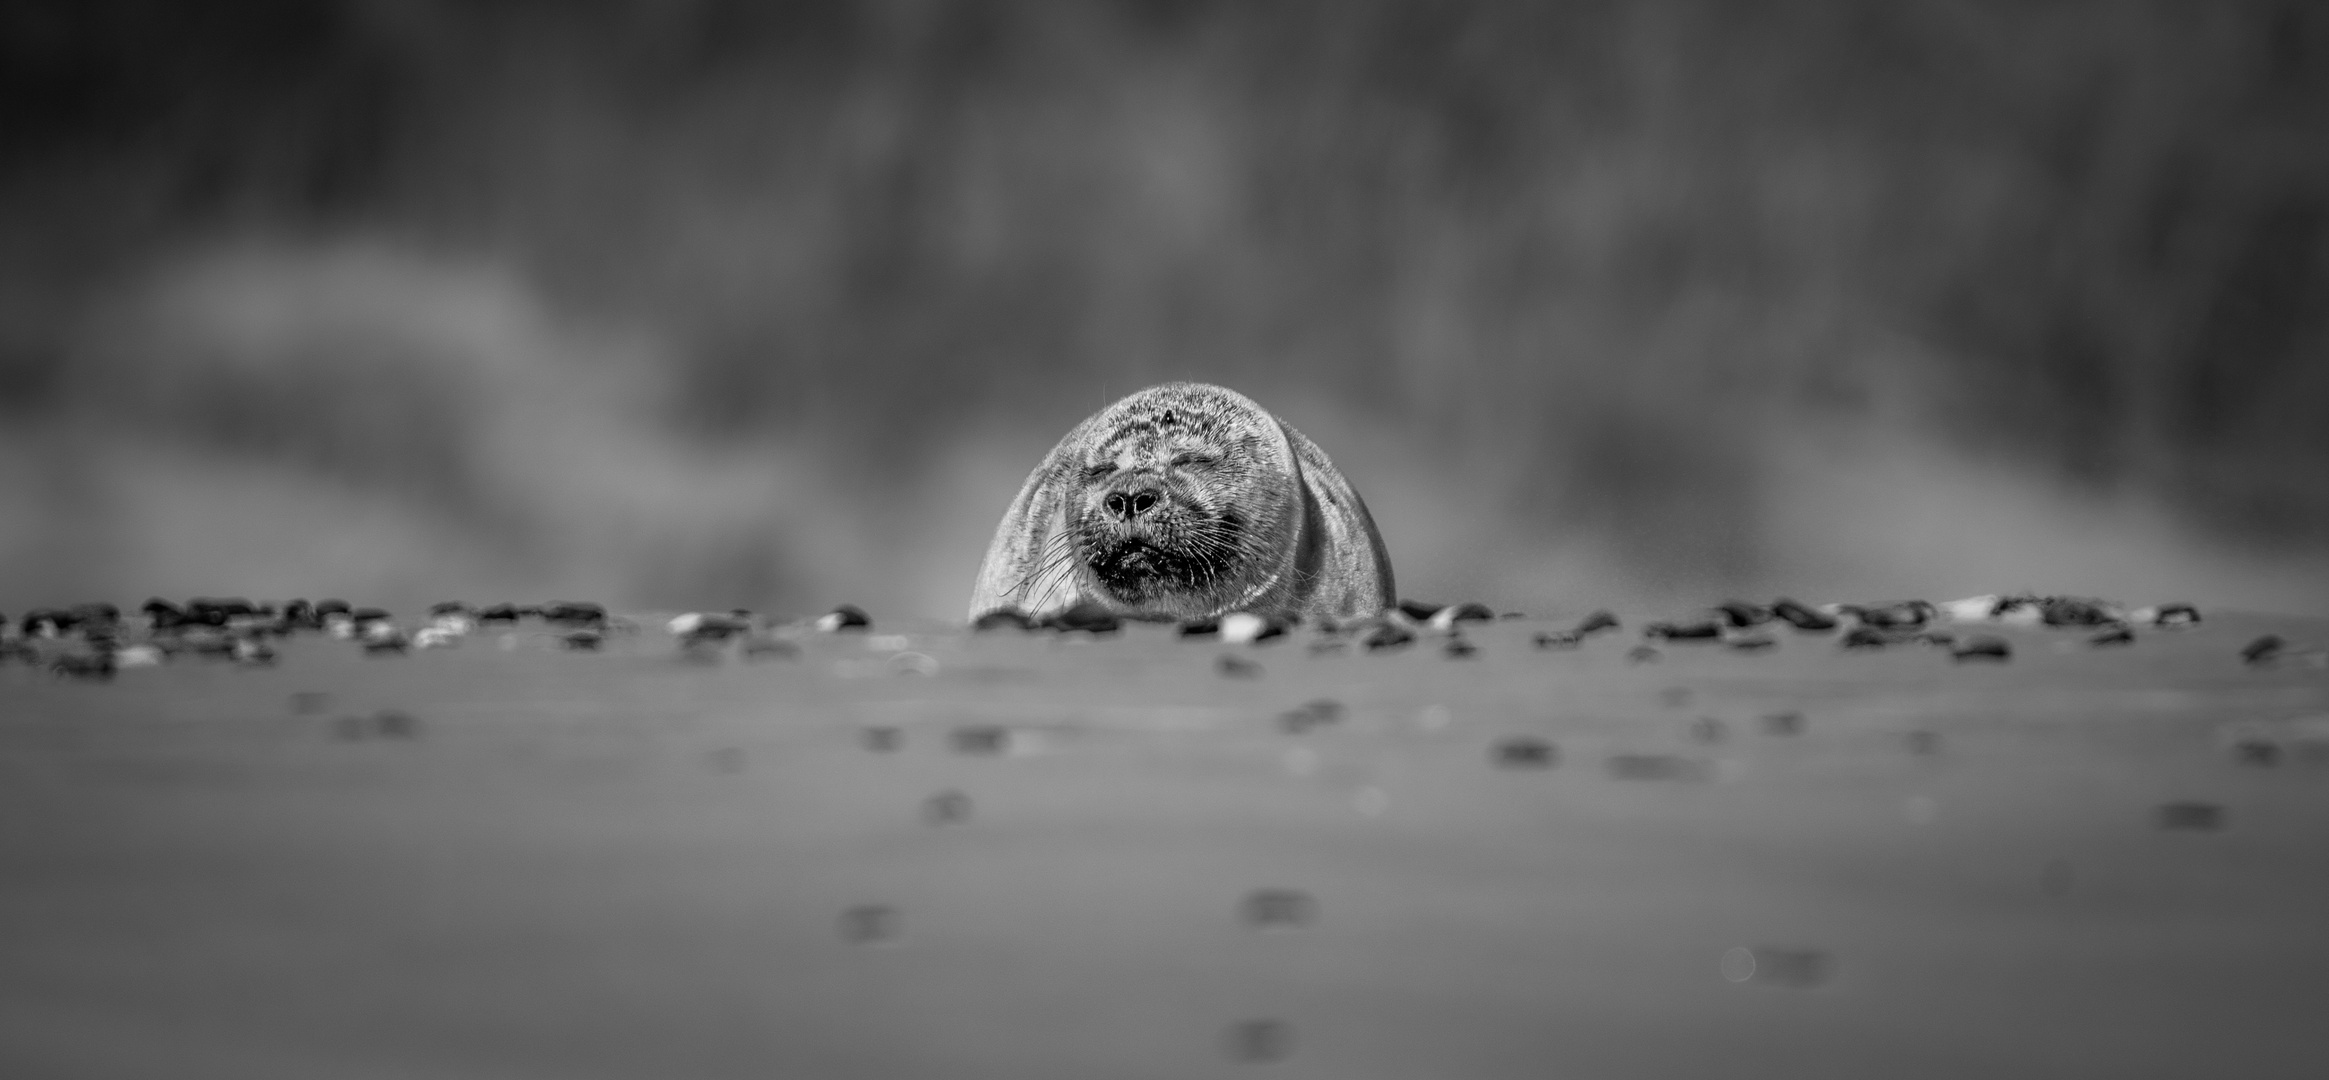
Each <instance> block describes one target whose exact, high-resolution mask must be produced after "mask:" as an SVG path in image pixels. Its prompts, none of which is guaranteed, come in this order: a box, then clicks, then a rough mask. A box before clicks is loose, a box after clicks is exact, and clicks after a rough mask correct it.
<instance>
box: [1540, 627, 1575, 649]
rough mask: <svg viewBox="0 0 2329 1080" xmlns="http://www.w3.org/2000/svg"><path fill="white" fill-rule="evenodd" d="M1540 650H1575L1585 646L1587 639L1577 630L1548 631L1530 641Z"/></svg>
mask: <svg viewBox="0 0 2329 1080" xmlns="http://www.w3.org/2000/svg"><path fill="white" fill-rule="evenodd" d="M1530 640H1532V641H1534V642H1535V643H1536V647H1537V648H1540V649H1574V648H1576V647H1578V646H1580V645H1583V644H1585V637H1584V635H1582V634H1579V633H1578V632H1576V631H1575V630H1548V631H1545V632H1543V633H1540V634H1538V635H1537V636H1536V637H1534V638H1532V639H1530Z"/></svg>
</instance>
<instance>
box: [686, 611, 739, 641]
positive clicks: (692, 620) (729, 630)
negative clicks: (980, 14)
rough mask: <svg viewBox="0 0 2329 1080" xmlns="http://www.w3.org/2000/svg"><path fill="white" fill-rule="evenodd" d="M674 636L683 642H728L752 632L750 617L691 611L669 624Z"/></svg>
mask: <svg viewBox="0 0 2329 1080" xmlns="http://www.w3.org/2000/svg"><path fill="white" fill-rule="evenodd" d="M666 628H667V629H669V630H670V631H671V633H672V636H674V637H677V638H679V639H681V640H682V641H689V640H693V641H712V642H719V641H726V640H728V639H729V638H732V637H737V636H739V635H742V634H747V633H750V632H751V631H752V620H751V618H750V617H748V616H744V615H736V614H728V613H723V612H717V611H690V612H687V613H686V614H683V615H680V616H677V617H675V618H673V619H672V620H671V622H670V623H668V624H667V627H666Z"/></svg>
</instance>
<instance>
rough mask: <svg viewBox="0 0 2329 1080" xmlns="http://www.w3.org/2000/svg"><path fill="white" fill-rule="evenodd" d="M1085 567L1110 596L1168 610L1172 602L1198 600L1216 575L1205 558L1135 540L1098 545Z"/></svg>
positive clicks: (1087, 559)
mask: <svg viewBox="0 0 2329 1080" xmlns="http://www.w3.org/2000/svg"><path fill="white" fill-rule="evenodd" d="M1085 564H1086V565H1088V566H1090V567H1091V568H1092V577H1093V578H1095V579H1097V580H1098V582H1099V583H1100V587H1101V588H1104V589H1106V590H1108V594H1109V595H1110V596H1113V597H1115V598H1116V599H1117V600H1118V601H1119V602H1121V603H1125V604H1133V605H1141V606H1162V607H1171V606H1176V605H1174V604H1173V602H1174V601H1180V600H1194V599H1198V598H1199V597H1201V596H1203V595H1204V594H1205V593H1206V592H1207V591H1209V589H1210V588H1211V586H1212V585H1213V583H1214V582H1215V581H1216V580H1217V579H1218V576H1219V568H1218V567H1217V566H1215V565H1213V563H1212V562H1210V561H1208V560H1206V559H1203V558H1201V557H1199V556H1197V555H1194V554H1192V553H1189V552H1184V551H1176V550H1174V549H1172V548H1170V547H1166V546H1163V545H1160V544H1157V543H1154V542H1151V541H1149V540H1145V539H1138V538H1126V539H1119V540H1114V541H1112V542H1109V543H1106V544H1102V545H1099V546H1097V547H1096V548H1095V549H1093V550H1092V552H1091V554H1090V555H1088V556H1087V557H1086V558H1085Z"/></svg>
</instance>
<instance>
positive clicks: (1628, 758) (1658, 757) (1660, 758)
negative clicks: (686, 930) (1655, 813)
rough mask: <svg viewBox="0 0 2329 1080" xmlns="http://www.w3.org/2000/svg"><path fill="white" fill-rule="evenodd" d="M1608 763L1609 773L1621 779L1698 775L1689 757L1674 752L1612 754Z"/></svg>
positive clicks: (1665, 778) (1674, 778)
mask: <svg viewBox="0 0 2329 1080" xmlns="http://www.w3.org/2000/svg"><path fill="white" fill-rule="evenodd" d="M1606 765H1607V767H1608V769H1609V775H1610V776H1612V777H1615V778H1617V779H1619V780H1686V779H1690V778H1692V777H1694V776H1696V775H1697V769H1696V768H1695V767H1694V766H1693V765H1692V764H1691V762H1690V761H1689V760H1688V759H1686V758H1681V757H1676V756H1675V755H1673V754H1611V755H1610V756H1609V760H1608V762H1607V763H1606Z"/></svg>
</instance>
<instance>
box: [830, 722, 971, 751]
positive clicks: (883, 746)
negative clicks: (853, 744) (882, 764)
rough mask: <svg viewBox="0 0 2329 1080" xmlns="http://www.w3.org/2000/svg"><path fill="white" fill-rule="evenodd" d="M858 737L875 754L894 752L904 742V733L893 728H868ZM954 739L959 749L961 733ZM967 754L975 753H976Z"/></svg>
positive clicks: (956, 734) (957, 733)
mask: <svg viewBox="0 0 2329 1080" xmlns="http://www.w3.org/2000/svg"><path fill="white" fill-rule="evenodd" d="M858 737H859V738H860V739H861V740H863V741H864V743H865V748H866V749H868V750H871V751H873V752H874V753H877V754H886V753H888V752H890V751H892V750H895V749H897V748H898V747H899V746H901V745H903V744H904V743H905V741H906V733H905V732H903V731H900V730H898V729H897V728H894V727H869V728H866V729H865V730H864V731H862V732H860V733H859V734H858ZM954 739H955V748H956V749H961V747H962V733H961V732H959V731H958V732H956V733H955V735H954ZM968 752H973V753H975V752H976V751H968Z"/></svg>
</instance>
